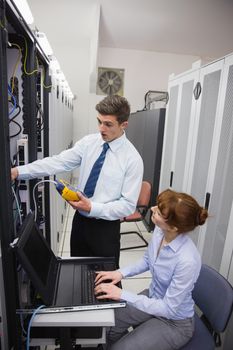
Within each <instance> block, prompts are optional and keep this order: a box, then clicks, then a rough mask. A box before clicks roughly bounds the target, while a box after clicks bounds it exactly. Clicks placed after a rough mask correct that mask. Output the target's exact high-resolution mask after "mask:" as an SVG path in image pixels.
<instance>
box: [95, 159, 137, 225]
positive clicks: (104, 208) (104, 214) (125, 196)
mask: <svg viewBox="0 0 233 350" xmlns="http://www.w3.org/2000/svg"><path fill="white" fill-rule="evenodd" d="M142 177H143V162H142V159H141V157H137V158H136V159H134V160H132V161H131V163H130V164H129V166H128V168H127V171H126V173H125V178H124V180H123V186H122V191H121V196H120V198H119V199H118V200H115V201H111V202H108V203H99V202H95V201H92V202H91V211H90V213H89V216H91V217H98V218H100V219H105V220H109V218H111V220H118V219H119V218H123V217H125V216H128V215H130V214H132V213H133V212H134V211H135V209H136V205H137V200H138V197H139V193H140V190H141V186H142Z"/></svg>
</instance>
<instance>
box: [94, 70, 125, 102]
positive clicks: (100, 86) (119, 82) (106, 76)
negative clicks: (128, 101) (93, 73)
mask: <svg viewBox="0 0 233 350" xmlns="http://www.w3.org/2000/svg"><path fill="white" fill-rule="evenodd" d="M124 72H125V71H124V69H117V68H103V67H99V68H98V79H97V89H96V94H97V95H119V96H123V92H124V91H123V87H124Z"/></svg>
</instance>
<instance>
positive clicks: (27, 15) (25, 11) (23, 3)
mask: <svg viewBox="0 0 233 350" xmlns="http://www.w3.org/2000/svg"><path fill="white" fill-rule="evenodd" d="M13 1H14V3H15V5H16V7H17V8H18V10H19V12H20V13H21V15H22V17H23V18H24V20H25V21H26V22H27V24H32V23H33V22H34V18H33V16H32V13H31V10H30V7H29V5H28V3H27V0H13Z"/></svg>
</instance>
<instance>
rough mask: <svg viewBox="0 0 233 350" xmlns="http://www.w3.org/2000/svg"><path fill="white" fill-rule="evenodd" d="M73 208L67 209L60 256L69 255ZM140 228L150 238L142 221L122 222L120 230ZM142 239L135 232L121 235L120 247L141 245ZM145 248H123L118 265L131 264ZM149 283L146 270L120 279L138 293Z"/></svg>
mask: <svg viewBox="0 0 233 350" xmlns="http://www.w3.org/2000/svg"><path fill="white" fill-rule="evenodd" d="M73 215H74V210H73V209H72V208H71V207H69V208H68V209H67V215H66V220H65V224H64V232H63V236H62V240H61V244H60V248H59V254H58V255H60V256H62V257H68V256H70V232H71V226H72V219H73ZM138 230H140V231H141V233H142V234H143V237H144V238H145V239H146V240H147V241H149V240H150V238H151V232H147V230H146V228H145V226H144V225H143V223H142V222H138V223H122V224H121V231H122V232H125V231H138ZM141 243H143V242H142V240H141V239H140V238H139V237H138V236H137V235H136V234H129V235H122V236H121V247H128V246H134V245H141ZM145 249H146V248H137V249H130V250H123V251H121V253H120V267H124V266H126V265H129V264H133V263H134V262H136V261H137V260H138V259H140V258H141V257H142V255H143V253H144V251H145ZM149 283H150V273H149V272H146V273H143V274H141V275H139V276H136V277H131V278H128V279H124V280H123V281H122V286H123V288H126V289H128V290H130V291H132V292H136V293H138V292H139V291H141V290H143V289H144V288H147V287H148V285H149Z"/></svg>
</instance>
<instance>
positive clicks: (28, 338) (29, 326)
mask: <svg viewBox="0 0 233 350" xmlns="http://www.w3.org/2000/svg"><path fill="white" fill-rule="evenodd" d="M43 307H45V305H40V306H39V307H38V308H37V309H36V310H35V311H34V312H33V314H32V317H31V319H30V321H29V324H28V330H27V346H26V349H27V350H29V347H30V331H31V325H32V321H33V319H34V318H35V316H36V314H37V312H38V311H39V310H40V309H42V308H43Z"/></svg>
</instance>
